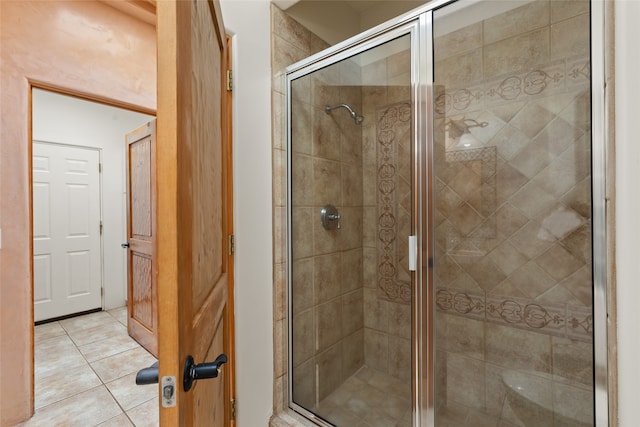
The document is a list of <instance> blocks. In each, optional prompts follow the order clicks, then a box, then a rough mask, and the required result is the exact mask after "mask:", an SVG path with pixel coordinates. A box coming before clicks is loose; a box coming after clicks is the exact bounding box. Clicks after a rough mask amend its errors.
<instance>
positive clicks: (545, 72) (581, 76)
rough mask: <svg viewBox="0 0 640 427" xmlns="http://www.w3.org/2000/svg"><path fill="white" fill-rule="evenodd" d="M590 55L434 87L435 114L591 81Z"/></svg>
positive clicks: (468, 109)
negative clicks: (478, 80) (480, 79)
mask: <svg viewBox="0 0 640 427" xmlns="http://www.w3.org/2000/svg"><path fill="white" fill-rule="evenodd" d="M590 78H591V63H590V60H589V57H584V56H580V57H574V58H568V59H561V60H558V61H553V62H550V63H548V64H545V65H541V66H540V67H538V68H537V69H535V70H522V71H520V72H518V73H510V74H507V75H503V76H499V77H496V78H492V79H489V80H486V81H483V82H478V83H475V84H469V85H467V86H466V87H462V88H450V89H449V88H446V89H445V88H443V87H442V86H440V87H437V90H438V89H439V92H440V93H439V94H437V96H436V101H435V111H436V116H440V117H442V116H444V115H457V114H467V113H469V112H472V111H477V110H481V109H485V108H490V107H495V106H499V105H503V104H507V103H511V102H516V101H527V100H529V99H534V98H537V97H539V96H549V95H553V94H556V93H561V92H564V91H567V90H574V89H576V88H578V87H583V86H584V87H587V86H588V85H589V84H590Z"/></svg>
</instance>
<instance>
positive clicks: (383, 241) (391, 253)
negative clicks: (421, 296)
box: [376, 102, 411, 303]
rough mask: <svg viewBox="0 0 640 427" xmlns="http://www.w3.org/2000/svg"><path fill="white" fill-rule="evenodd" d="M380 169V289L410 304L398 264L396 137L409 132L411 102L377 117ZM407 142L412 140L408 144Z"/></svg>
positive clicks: (387, 296)
mask: <svg viewBox="0 0 640 427" xmlns="http://www.w3.org/2000/svg"><path fill="white" fill-rule="evenodd" d="M376 119H377V122H376V140H377V144H376V145H377V159H378V160H377V162H378V163H377V167H378V176H377V181H378V182H377V184H378V223H377V233H378V239H377V248H378V289H379V290H380V291H381V296H382V297H383V298H385V299H387V300H389V301H398V302H404V303H410V302H411V283H410V282H409V281H403V280H400V279H399V278H398V271H399V269H401V268H403V266H402V265H401V263H400V262H399V256H398V242H397V229H398V226H399V224H400V221H401V218H400V216H399V215H400V214H401V213H400V212H398V210H399V208H398V203H399V200H398V192H399V191H401V190H400V188H399V187H400V185H401V182H400V179H399V176H398V170H399V165H398V143H399V142H400V141H396V135H402V134H405V133H406V132H403V131H408V129H409V127H410V125H411V105H410V104H409V103H408V102H402V103H398V104H393V105H389V106H386V107H384V108H381V109H379V110H378V111H377V115H376ZM407 142H408V143H409V142H410V141H407Z"/></svg>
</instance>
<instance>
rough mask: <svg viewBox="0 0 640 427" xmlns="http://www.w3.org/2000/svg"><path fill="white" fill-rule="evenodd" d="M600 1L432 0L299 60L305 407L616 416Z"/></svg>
mask: <svg viewBox="0 0 640 427" xmlns="http://www.w3.org/2000/svg"><path fill="white" fill-rule="evenodd" d="M592 9H593V10H592ZM596 9H597V8H595V5H594V6H593V7H592V5H591V4H590V3H589V2H588V1H571V2H569V1H566V2H558V1H549V0H533V1H517V2H516V1H509V2H505V1H464V0H460V1H457V2H446V1H439V2H432V3H430V4H427V5H425V6H423V7H422V8H420V9H417V10H415V11H413V12H409V13H408V14H406V15H404V16H401V17H399V18H397V19H395V20H392V21H389V22H387V23H385V24H382V25H380V26H379V27H376V28H374V29H372V30H369V31H367V32H365V33H363V34H361V35H359V36H356V37H353V38H352V39H349V40H347V41H345V42H342V43H340V44H338V45H336V46H333V47H331V48H328V49H326V50H324V51H322V52H320V53H318V54H315V55H313V56H311V57H309V58H308V59H306V60H303V61H300V62H298V63H296V64H294V65H292V66H290V67H288V68H287V70H286V89H285V90H286V99H287V108H286V112H287V141H288V144H287V154H288V164H287V171H288V196H287V197H288V199H287V224H288V233H287V235H288V256H287V266H288V293H287V295H288V336H289V355H288V361H289V366H288V372H289V375H288V379H289V406H290V407H291V408H292V409H293V410H295V411H297V412H298V413H300V414H302V415H304V416H305V417H306V418H308V419H309V420H312V421H313V422H314V423H316V424H319V425H323V426H329V425H335V426H360V425H362V426H389V427H392V426H433V425H436V426H439V425H442V426H444V425H447V426H479V425H492V426H496V425H500V426H591V425H606V422H607V416H608V415H607V391H606V335H605V334H604V333H603V332H602V331H603V330H604V329H603V328H604V322H605V318H604V314H603V313H605V310H604V307H605V304H606V301H605V298H604V291H603V290H604V261H603V260H604V256H603V252H602V251H603V250H604V234H603V233H604V216H603V212H604V204H603V203H604V202H603V201H604V172H603V171H604V168H603V155H602V152H603V144H604V141H603V139H602V137H601V131H602V129H601V127H600V125H599V123H601V119H600V117H601V116H602V114H603V113H602V108H603V105H602V101H601V100H602V95H601V93H602V80H601V79H602V75H601V68H602V64H601V60H599V59H597V58H595V57H594V58H592V57H591V56H590V55H591V52H592V46H594V47H595V46H599V45H598V44H597V43H598V40H599V38H600V37H601V33H602V29H601V28H598V27H597V26H593V28H592V27H591V24H590V23H591V22H596V23H597V22H599V20H598V19H597V17H598V16H601V15H599V14H601V12H600V11H599V10H596ZM593 52H594V56H597V55H600V54H601V52H598V51H597V50H593ZM594 88H595V89H594ZM592 112H593V113H592ZM592 117H593V119H592Z"/></svg>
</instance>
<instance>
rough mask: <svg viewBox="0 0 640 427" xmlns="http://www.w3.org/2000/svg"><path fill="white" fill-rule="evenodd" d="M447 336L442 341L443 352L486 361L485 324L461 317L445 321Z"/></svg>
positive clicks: (452, 317)
mask: <svg viewBox="0 0 640 427" xmlns="http://www.w3.org/2000/svg"><path fill="white" fill-rule="evenodd" d="M443 323H444V327H445V336H444V337H443V339H442V340H441V341H440V345H441V348H442V349H443V350H446V351H449V352H453V353H457V354H459V355H463V356H466V357H471V358H473V359H477V360H483V359H484V348H485V337H484V335H485V332H484V328H485V327H484V322H482V321H478V320H473V319H468V318H465V317H461V316H446V318H444V319H443Z"/></svg>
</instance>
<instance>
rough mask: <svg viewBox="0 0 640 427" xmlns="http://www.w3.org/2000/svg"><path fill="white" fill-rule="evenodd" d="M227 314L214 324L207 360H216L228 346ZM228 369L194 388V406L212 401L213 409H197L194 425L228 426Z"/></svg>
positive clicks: (206, 355) (207, 404) (224, 368)
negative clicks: (226, 333) (226, 387)
mask: <svg viewBox="0 0 640 427" xmlns="http://www.w3.org/2000/svg"><path fill="white" fill-rule="evenodd" d="M226 318H227V317H226V316H220V317H219V320H220V321H219V322H218V323H216V324H215V325H214V326H215V327H214V328H213V329H214V330H215V332H214V334H213V342H211V343H210V344H211V345H210V346H209V349H208V351H207V353H206V354H205V355H204V359H205V360H215V358H216V357H218V355H219V354H221V353H224V352H225V349H226V348H228V344H227V343H226V339H225V338H226V337H225V333H224V331H225V330H226V329H227V325H226V324H225V319H226ZM226 375H227V369H226V367H225V366H223V368H222V370H221V371H220V373H219V374H218V378H216V379H215V380H213V381H199V382H198V383H197V384H196V386H195V388H194V390H193V394H194V397H193V399H194V407H195V408H198V407H202V406H203V405H206V406H209V405H211V403H213V405H211V407H212V410H211V411H206V412H205V411H195V414H194V419H193V421H194V422H193V425H194V426H226V425H228V424H225V420H228V419H229V414H228V411H229V405H227V400H226V393H225V387H224V384H225V382H226V381H227V378H225V377H226Z"/></svg>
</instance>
